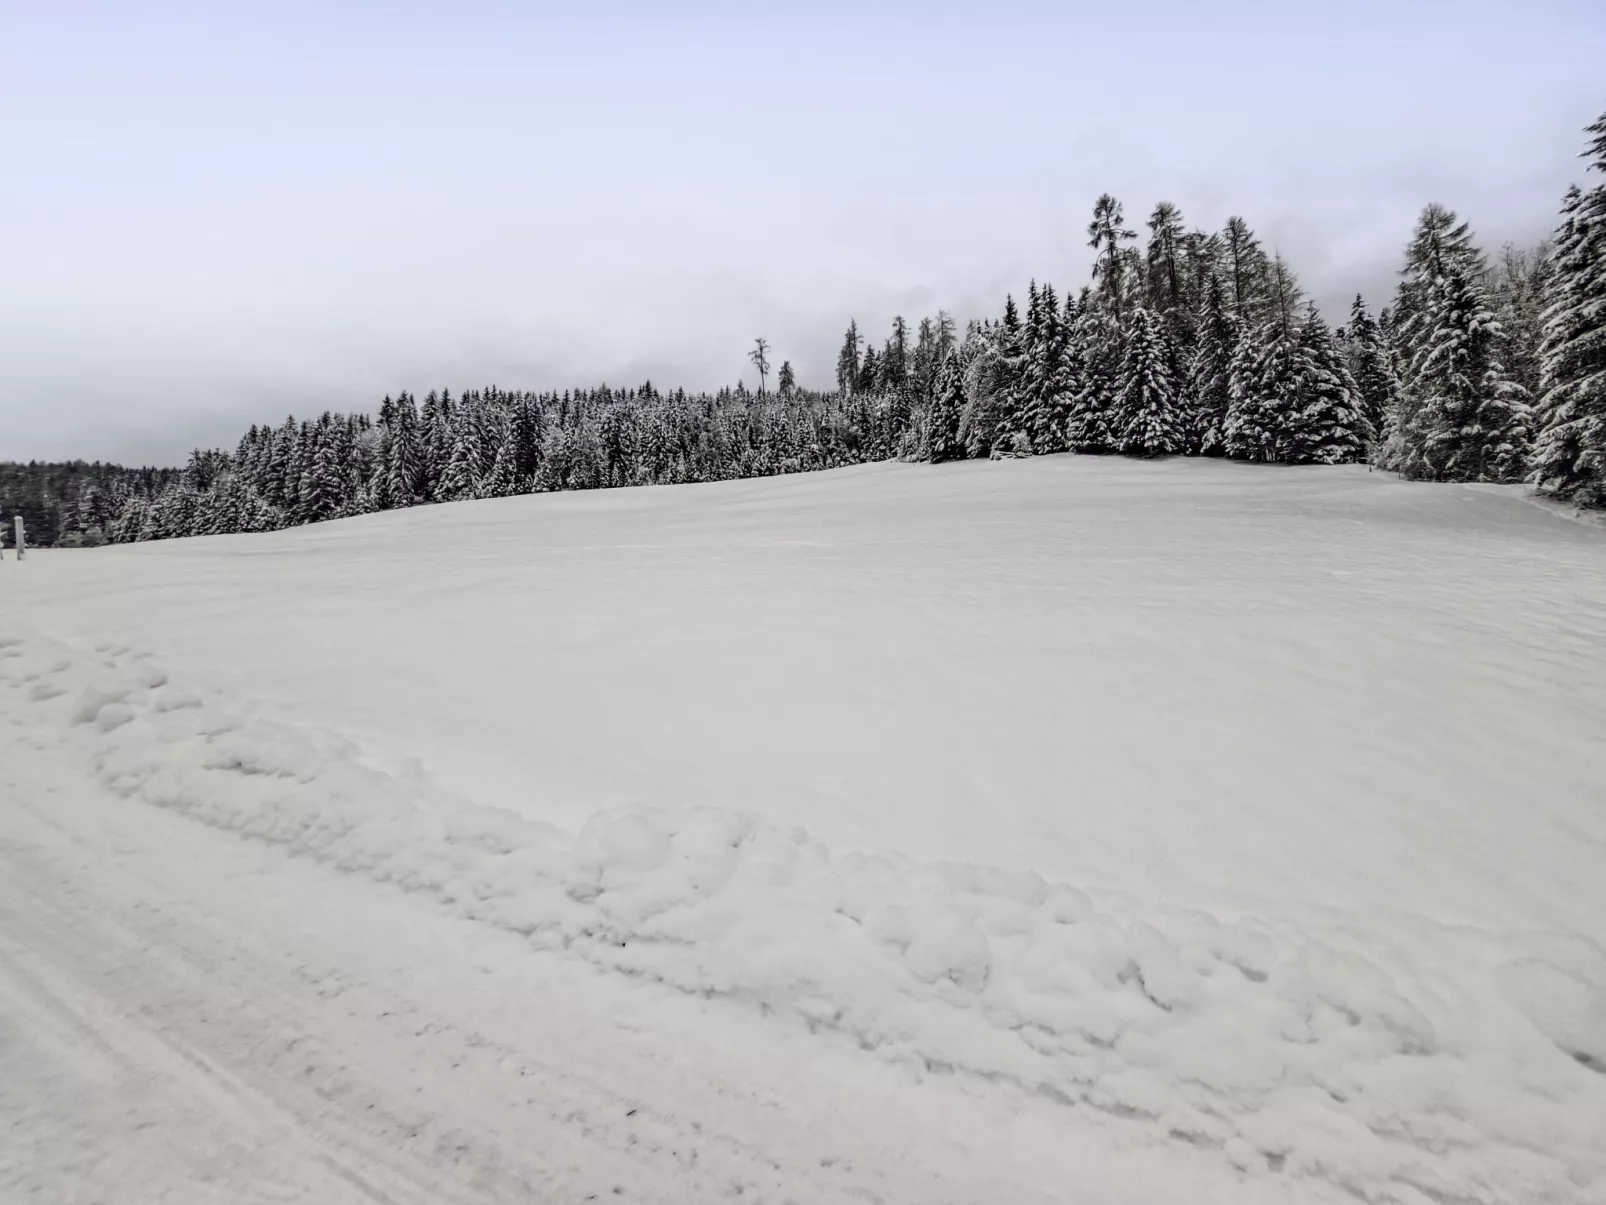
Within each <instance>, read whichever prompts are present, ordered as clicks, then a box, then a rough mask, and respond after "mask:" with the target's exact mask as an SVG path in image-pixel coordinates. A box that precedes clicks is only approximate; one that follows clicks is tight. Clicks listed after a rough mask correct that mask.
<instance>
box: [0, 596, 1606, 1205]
mask: <svg viewBox="0 0 1606 1205" xmlns="http://www.w3.org/2000/svg"><path fill="white" fill-rule="evenodd" d="M0 716H3V717H4V720H5V721H6V722H7V723H8V724H10V725H14V726H15V730H16V736H17V738H18V739H22V740H26V741H29V742H31V743H33V744H34V745H36V746H38V747H40V748H56V749H59V750H60V752H61V753H62V755H63V756H68V757H72V758H74V759H75V760H77V761H79V762H80V763H81V764H85V765H88V766H91V767H92V768H93V770H94V772H95V773H96V774H97V775H98V777H99V778H100V779H101V780H102V781H103V782H104V783H105V784H106V785H107V786H108V787H109V788H111V789H112V790H114V791H116V792H117V793H119V794H120V795H122V796H124V797H126V798H128V799H130V800H138V801H142V802H145V803H149V804H155V805H158V806H161V807H164V808H170V809H174V810H176V811H179V812H182V813H184V814H187V815H189V816H191V817H194V818H195V819H197V820H201V821H204V822H206V823H208V824H211V825H215V826H218V827H220V828H224V829H228V830H231V831H234V832H237V833H239V834H241V835H243V836H247V837H251V838H254V839H258V840H262V841H267V842H272V843H274V844H277V845H281V846H284V847H286V848H287V849H289V850H291V851H293V852H295V853H298V854H303V855H307V856H311V857H315V858H317V859H319V860H320V861H323V862H325V863H328V864H330V865H332V866H334V867H336V868H338V869H340V870H342V871H345V872H348V873H353V874H361V875H366V876H368V877H370V878H373V879H375V880H378V881H381V882H386V883H390V884H394V885H395V886H397V887H400V888H402V889H404V890H407V891H414V892H422V893H426V894H428V895H430V896H432V897H434V898H435V899H437V900H439V901H440V902H441V903H442V904H444V905H448V906H450V907H452V908H454V909H456V910H457V911H460V912H462V913H464V914H466V915H468V916H471V917H474V918H477V919H479V920H481V921H483V922H485V923H487V924H492V925H496V926H499V927H502V928H505V929H509V930H513V931H515V932H518V933H522V934H526V935H528V937H529V939H530V940H531V942H532V943H535V944H537V945H539V946H542V947H549V948H555V947H562V948H565V949H567V950H568V951H570V952H571V953H573V954H575V955H578V956H580V957H583V958H585V959H588V960H589V961H591V962H593V963H595V964H597V965H599V966H602V967H606V968H611V969H613V970H616V971H619V972H622V973H626V974H630V975H637V976H645V977H649V978H651V979H654V980H657V981H661V982H663V983H665V984H669V985H672V986H673V987H676V988H678V989H681V990H684V991H687V992H694V993H706V994H717V995H721V996H726V997H731V998H735V999H738V1000H741V1001H745V1002H748V1003H750V1004H751V1005H752V1006H753V1007H755V1008H757V1009H760V1010H762V1011H764V1012H766V1013H771V1014H774V1015H775V1016H776V1017H777V1018H779V1019H781V1020H784V1021H786V1022H789V1023H792V1024H795V1025H799V1026H805V1027H807V1028H809V1029H811V1030H828V1031H833V1032H835V1033H837V1034H841V1035H846V1036H847V1037H849V1038H851V1039H852V1040H854V1041H856V1042H857V1043H858V1044H859V1045H860V1046H862V1047H863V1048H864V1049H865V1050H866V1051H869V1052H873V1053H874V1054H875V1055H876V1056H878V1057H881V1058H885V1059H888V1060H893V1061H896V1062H899V1063H905V1064H908V1065H910V1066H912V1067H914V1068H916V1069H917V1070H918V1071H920V1072H921V1073H923V1074H924V1073H963V1074H970V1075H977V1076H984V1077H988V1078H990V1079H995V1080H1005V1081H1009V1082H1011V1083H1014V1084H1017V1085H1019V1087H1020V1088H1022V1089H1024V1090H1027V1091H1032V1092H1037V1093H1041V1094H1043V1095H1046V1096H1048V1097H1051V1098H1052V1099H1055V1100H1058V1101H1062V1102H1064V1103H1065V1104H1066V1105H1067V1106H1068V1107H1072V1108H1078V1109H1080V1108H1091V1109H1096V1110H1100V1111H1102V1112H1104V1113H1107V1114H1112V1115H1115V1116H1117V1117H1121V1118H1127V1119H1130V1121H1131V1124H1133V1125H1137V1126H1145V1127H1149V1128H1150V1129H1152V1130H1153V1131H1155V1132H1156V1133H1157V1134H1160V1135H1163V1136H1170V1137H1171V1138H1174V1139H1175V1140H1178V1141H1184V1142H1188V1143H1192V1144H1195V1145H1198V1146H1202V1147H1209V1148H1215V1149H1219V1150H1220V1151H1221V1152H1222V1155H1223V1157H1224V1158H1225V1159H1227V1160H1229V1161H1230V1162H1231V1163H1232V1164H1233V1165H1234V1166H1235V1167H1237V1168H1239V1169H1240V1170H1241V1171H1242V1172H1243V1173H1244V1174H1246V1175H1257V1176H1258V1175H1281V1176H1287V1177H1299V1178H1310V1179H1313V1180H1320V1181H1325V1182H1329V1183H1331V1184H1334V1185H1337V1186H1339V1187H1340V1188H1343V1189H1345V1190H1347V1191H1349V1192H1351V1193H1353V1194H1354V1195H1356V1196H1357V1197H1359V1198H1360V1199H1363V1200H1367V1201H1400V1202H1427V1201H1434V1202H1507V1201H1516V1200H1520V1201H1524V1202H1549V1201H1555V1202H1564V1201H1565V1202H1572V1201H1597V1202H1598V1201H1606V1140H1603V1138H1602V1136H1603V1135H1606V951H1603V950H1602V947H1601V946H1600V944H1598V943H1597V942H1596V941H1594V940H1592V939H1590V938H1588V937H1584V936H1579V935H1567V934H1498V933H1491V932H1487V931H1483V930H1478V929H1472V928H1468V927H1455V926H1448V925H1436V924H1434V923H1432V922H1430V921H1427V920H1422V919H1414V920H1408V921H1407V920H1400V921H1398V927H1397V928H1396V929H1394V930H1391V931H1388V932H1380V931H1378V930H1376V929H1372V928H1366V927H1363V926H1362V925H1361V922H1359V921H1358V920H1354V919H1353V918H1351V919H1347V920H1345V919H1335V922H1334V923H1333V924H1332V925H1331V926H1328V927H1326V928H1324V929H1323V930H1322V931H1321V932H1320V933H1317V932H1314V931H1312V930H1310V929H1308V928H1306V929H1301V928H1299V927H1298V926H1295V925H1293V924H1291V923H1289V922H1288V921H1286V920H1278V919H1275V918H1257V917H1254V916H1244V915H1240V916H1231V917H1228V916H1220V915H1213V914H1211V913H1208V912H1202V911H1188V910H1186V909H1182V908H1175V909H1166V910H1154V909H1145V910H1143V911H1142V912H1141V913H1139V912H1133V911H1131V910H1128V909H1126V908H1123V907H1122V906H1121V905H1119V904H1117V903H1113V902H1111V901H1110V900H1098V899H1097V896H1098V893H1097V892H1089V891H1084V890H1082V889H1080V888H1079V887H1078V885H1076V884H1073V883H1066V882H1057V881H1053V880H1050V879H1046V878H1043V877H1041V876H1039V875H1037V874H1035V873H1032V872H1029V871H1004V870H999V869H995V868H990V867H986V866H974V865H961V864H954V863H936V864H922V863H918V862H914V861H910V860H906V859H903V858H900V857H897V856H893V855H889V854H875V855H870V854H859V853H842V852H834V851H832V850H830V849H828V848H826V847H825V846H824V845H822V844H821V843H820V842H818V841H816V840H814V839H812V838H811V837H810V836H809V834H808V833H807V832H805V831H803V830H801V829H795V828H793V829H788V828H784V827H781V826H778V825H776V824H774V823H772V822H770V821H767V820H764V819H762V818H760V817H758V816H756V815H753V814H747V813H743V812H739V811H734V810H727V809H711V808H708V809H688V810H679V811H673V810H653V809H647V808H639V807H633V808H616V809H612V810H609V811H606V812H603V813H601V814H598V815H596V816H594V817H593V818H592V819H591V820H590V821H589V822H587V823H586V824H585V825H584V827H583V828H581V829H580V830H579V831H578V832H565V831H563V830H560V829H558V828H556V827H553V826H550V825H547V824H543V823H540V822H537V821H533V820H530V819H527V818H525V817H522V816H520V815H517V814H515V813H513V812H509V811H503V810H500V809H494V808H486V807H478V806H474V805H472V804H470V803H467V802H464V801H462V800H459V799H455V798H453V797H450V796H448V795H446V794H444V793H443V792H441V791H439V790H438V789H436V788H434V787H433V786H432V785H431V784H430V783H428V782H427V781H425V780H423V779H422V778H419V777H414V778H408V777H406V776H404V775H397V774H390V773H386V772H384V771H382V770H381V769H379V768H377V767H375V766H372V765H369V764H366V763H365V761H364V760H363V758H362V757H361V755H360V753H359V751H358V750H357V749H356V748H355V747H354V746H352V745H350V744H349V743H347V742H345V741H343V740H341V739H340V738H338V737H336V736H333V735H331V734H329V733H326V732H320V731H317V730H315V729H313V728H311V727H305V726H299V725H294V724H289V723H286V722H284V721H282V720H278V719H274V718H270V717H269V716H268V715H266V714H264V713H262V712H260V711H258V710H256V709H254V708H253V707H251V706H249V705H247V704H245V703H244V702H242V701H241V700H239V699H236V698H230V697H227V696H224V695H222V694H217V693H213V692H211V691H207V690H200V689H193V688H189V687H187V686H186V685H185V684H184V683H182V682H177V681H172V680H170V679H169V676H168V674H167V673H165V672H164V671H163V669H162V668H161V667H159V666H157V665H156V664H153V662H152V661H151V660H150V659H149V658H148V657H145V656H142V655H140V654H139V653H137V652H135V651H132V650H129V649H126V648H123V647H118V646H112V645H101V646H98V647H95V648H93V649H88V648H80V647H76V646H73V645H70V644H67V643H63V642H61V641H58V640H54V639H49V638H46V637H44V636H42V635H40V634H38V633H36V632H33V631H25V630H23V629H21V628H20V627H17V626H14V625H13V626H12V628H11V629H10V630H3V629H0ZM331 923H332V924H337V923H338V918H331ZM1423 951H1431V955H1430V956H1428V957H1424V955H1423Z"/></svg>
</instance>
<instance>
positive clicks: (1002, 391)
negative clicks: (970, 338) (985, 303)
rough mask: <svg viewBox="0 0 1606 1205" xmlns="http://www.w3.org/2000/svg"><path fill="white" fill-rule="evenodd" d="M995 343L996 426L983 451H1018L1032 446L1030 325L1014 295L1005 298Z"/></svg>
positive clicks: (994, 399)
mask: <svg viewBox="0 0 1606 1205" xmlns="http://www.w3.org/2000/svg"><path fill="white" fill-rule="evenodd" d="M994 346H995V348H996V350H997V353H998V363H997V365H996V367H995V373H996V388H995V391H994V396H993V408H994V423H995V426H994V429H993V433H992V437H991V439H990V441H989V443H988V446H987V447H986V449H984V450H983V451H982V452H980V453H979V455H987V454H988V453H990V452H992V451H994V450H995V449H998V448H1001V447H1002V448H1007V449H1009V450H1017V451H1018V450H1025V449H1028V448H1030V446H1031V440H1030V437H1029V435H1028V433H1027V429H1026V407H1027V398H1026V394H1025V388H1024V383H1025V376H1026V328H1025V326H1024V324H1023V323H1022V322H1021V318H1020V311H1019V310H1018V309H1017V308H1016V306H1015V299H1014V298H1013V297H1011V296H1006V297H1005V298H1004V317H1003V320H1002V321H1001V322H1000V323H999V324H998V327H997V334H996V338H995V340H994Z"/></svg>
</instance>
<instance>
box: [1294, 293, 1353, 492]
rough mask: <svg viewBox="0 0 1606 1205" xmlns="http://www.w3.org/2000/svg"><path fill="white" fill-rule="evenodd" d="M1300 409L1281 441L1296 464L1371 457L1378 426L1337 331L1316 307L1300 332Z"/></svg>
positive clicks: (1342, 461)
mask: <svg viewBox="0 0 1606 1205" xmlns="http://www.w3.org/2000/svg"><path fill="white" fill-rule="evenodd" d="M1298 348H1299V372H1300V379H1299V383H1298V385H1297V387H1296V392H1295V399H1296V401H1295V406H1294V409H1293V412H1292V413H1291V415H1290V416H1289V420H1288V422H1287V424H1286V427H1285V430H1284V432H1283V433H1282V435H1281V437H1280V439H1279V440H1278V443H1279V445H1280V448H1281V452H1280V455H1279V459H1281V460H1283V461H1286V462H1288V463H1290V464H1349V463H1352V462H1354V461H1358V460H1361V459H1363V458H1364V457H1365V455H1366V448H1367V445H1368V444H1370V443H1371V441H1372V438H1373V434H1374V431H1373V428H1372V424H1371V423H1370V422H1369V421H1367V418H1366V416H1365V414H1364V413H1363V410H1362V402H1361V398H1360V390H1359V388H1357V386H1356V384H1355V378H1354V377H1353V376H1351V375H1350V371H1349V367H1348V366H1347V365H1346V364H1345V363H1344V360H1343V357H1342V356H1340V354H1339V351H1338V345H1337V344H1336V343H1335V342H1334V340H1333V332H1332V330H1331V328H1329V327H1328V325H1327V323H1326V321H1324V320H1323V318H1322V316H1321V315H1320V314H1319V313H1317V312H1316V307H1315V306H1314V305H1312V306H1310V307H1309V309H1308V311H1307V312H1306V315H1305V321H1304V322H1303V323H1302V324H1301V326H1300V330H1299V343H1298Z"/></svg>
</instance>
